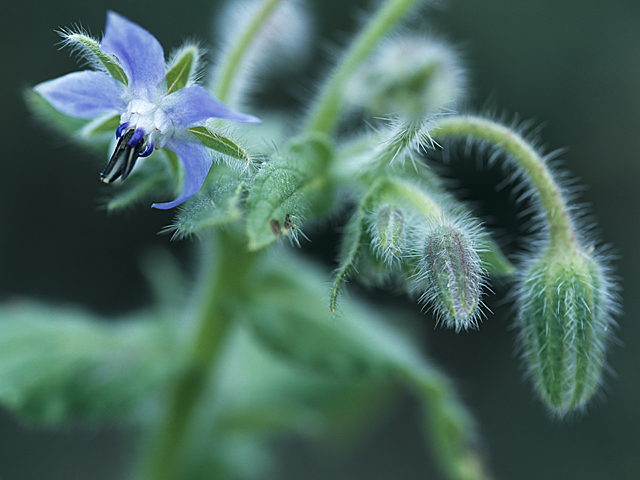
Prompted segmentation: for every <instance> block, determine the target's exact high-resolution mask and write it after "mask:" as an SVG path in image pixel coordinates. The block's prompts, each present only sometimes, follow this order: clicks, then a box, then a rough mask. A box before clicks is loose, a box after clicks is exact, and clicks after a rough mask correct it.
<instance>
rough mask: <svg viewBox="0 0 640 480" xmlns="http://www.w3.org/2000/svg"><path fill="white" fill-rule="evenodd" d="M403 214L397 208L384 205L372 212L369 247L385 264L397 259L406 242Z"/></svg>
mask: <svg viewBox="0 0 640 480" xmlns="http://www.w3.org/2000/svg"><path fill="white" fill-rule="evenodd" d="M405 222H406V220H405V215H404V213H403V212H402V210H400V209H399V208H394V207H392V206H389V205H384V206H381V207H380V208H378V210H377V211H376V212H374V213H373V214H372V221H371V224H370V228H369V231H370V233H371V247H372V248H373V251H374V252H375V254H376V256H377V257H378V258H381V259H383V260H384V262H385V263H386V264H391V263H393V262H394V261H395V260H399V257H400V255H401V254H402V251H403V249H404V248H405V242H406V238H405V237H406V225H405Z"/></svg>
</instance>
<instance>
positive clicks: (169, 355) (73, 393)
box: [0, 303, 182, 424]
mask: <svg viewBox="0 0 640 480" xmlns="http://www.w3.org/2000/svg"><path fill="white" fill-rule="evenodd" d="M0 318H2V320H1V321H0V402H1V403H2V405H3V406H5V407H6V408H9V409H10V410H12V411H14V412H16V413H18V414H19V415H21V416H22V417H24V418H26V419H29V420H34V421H39V422H44V423H53V424H55V423H60V422H65V421H70V420H87V419H89V420H90V419H96V420H97V419H108V418H122V417H124V416H128V415H131V414H133V413H135V411H136V409H137V408H138V407H140V404H141V403H142V402H143V401H144V400H145V399H148V397H149V395H150V394H151V393H153V392H154V391H155V390H156V389H157V388H158V387H160V386H161V385H162V384H163V383H164V382H165V381H166V380H167V379H168V378H170V377H172V376H173V375H175V373H176V371H177V370H178V369H180V368H182V362H181V355H180V354H179V352H178V348H177V345H176V342H175V338H174V336H173V335H171V332H170V331H169V330H168V329H166V328H164V325H162V324H159V323H155V322H152V321H150V320H146V319H142V318H140V319H137V320H135V321H129V322H127V323H113V322H108V321H105V320H103V319H99V318H97V317H95V316H93V315H91V314H89V313H87V312H84V311H81V310H78V309H70V308H59V307H54V306H51V305H43V304H37V303H18V304H16V305H9V306H2V307H0Z"/></svg>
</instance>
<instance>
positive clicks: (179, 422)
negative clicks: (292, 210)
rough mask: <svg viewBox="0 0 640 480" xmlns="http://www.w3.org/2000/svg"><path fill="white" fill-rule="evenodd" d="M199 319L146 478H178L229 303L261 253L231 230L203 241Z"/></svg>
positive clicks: (145, 469) (146, 466)
mask: <svg viewBox="0 0 640 480" xmlns="http://www.w3.org/2000/svg"><path fill="white" fill-rule="evenodd" d="M202 246H203V255H202V263H201V265H202V270H201V278H200V282H199V283H200V285H201V290H200V291H199V295H198V301H199V304H198V309H197V310H196V323H195V328H194V329H193V336H192V338H191V347H190V349H189V351H188V353H189V355H190V357H191V358H190V369H189V370H188V371H186V372H185V374H184V375H183V376H182V377H181V378H180V379H179V380H178V381H177V382H176V384H175V385H173V388H172V390H171V392H170V395H169V399H168V402H167V409H166V413H165V417H164V419H163V420H162V423H161V425H160V427H159V430H158V431H156V432H155V434H154V440H153V441H152V442H151V444H150V445H149V451H148V452H147V461H146V463H145V464H143V466H142V467H143V470H142V474H141V475H140V476H139V478H141V479H142V480H171V479H175V478H179V475H178V471H177V468H178V466H179V462H180V458H181V456H182V454H183V450H182V448H183V447H184V444H185V439H186V438H187V437H188V431H189V427H190V425H191V422H192V421H193V418H192V417H193V412H194V409H195V407H196V406H197V405H198V401H199V400H200V398H201V395H202V393H203V391H204V389H205V388H206V386H207V382H208V379H209V377H210V375H211V371H212V369H213V368H215V366H216V364H217V358H218V354H219V352H220V347H221V345H222V344H223V342H224V340H225V338H226V332H227V331H228V329H229V326H230V322H229V319H228V318H227V316H226V315H225V307H224V304H225V302H226V299H227V298H228V297H229V296H232V295H233V294H234V292H236V291H237V290H238V289H239V288H241V287H240V285H241V284H242V283H243V281H244V279H245V278H246V275H247V272H248V271H249V270H250V268H251V265H253V262H254V259H255V258H256V257H257V254H255V253H249V252H248V251H247V250H246V248H245V246H244V245H243V244H241V243H239V242H237V240H236V239H234V238H231V236H230V235H229V234H228V233H225V232H222V231H217V232H215V233H212V234H211V235H210V236H209V237H207V238H205V239H203V245H202Z"/></svg>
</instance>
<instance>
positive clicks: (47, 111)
mask: <svg viewBox="0 0 640 480" xmlns="http://www.w3.org/2000/svg"><path fill="white" fill-rule="evenodd" d="M23 95H24V100H25V103H26V104H27V108H28V109H29V111H31V113H32V114H33V115H35V116H36V117H37V118H38V119H39V120H41V121H42V122H43V123H44V124H46V125H47V126H48V127H51V128H54V129H56V130H57V131H58V132H60V133H63V134H66V135H70V136H73V135H75V134H76V133H77V132H78V131H79V130H81V129H82V128H83V127H84V126H86V125H87V124H88V123H89V121H88V120H85V119H83V118H77V117H72V116H69V115H65V114H64V113H61V112H59V111H58V110H56V109H55V108H54V107H53V106H52V105H51V104H50V103H49V102H47V101H46V100H45V99H44V97H43V96H42V95H40V94H39V93H38V92H36V91H35V90H33V89H31V88H28V89H25V90H24V91H23Z"/></svg>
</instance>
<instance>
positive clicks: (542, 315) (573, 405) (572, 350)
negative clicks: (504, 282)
mask: <svg viewBox="0 0 640 480" xmlns="http://www.w3.org/2000/svg"><path fill="white" fill-rule="evenodd" d="M520 288H521V290H520V292H519V312H518V325H519V327H520V335H521V340H522V348H523V349H524V357H525V359H526V361H527V363H528V368H529V371H530V374H531V376H532V377H533V381H534V384H535V388H536V390H537V392H538V394H539V395H540V397H541V398H542V400H543V401H544V402H545V403H546V404H547V405H548V406H549V408H550V409H551V410H552V411H553V412H554V413H555V414H556V415H558V416H563V415H565V414H566V413H568V412H570V411H572V410H579V409H583V408H584V406H585V404H586V402H587V401H588V400H589V399H590V398H591V397H592V396H593V394H594V393H595V392H596V390H597V389H598V386H599V384H600V378H601V376H602V370H603V367H604V364H605V347H606V343H607V342H606V340H607V337H608V335H609V332H610V330H611V325H612V320H611V316H610V312H611V310H612V306H613V302H612V299H611V294H610V293H609V288H610V287H609V282H608V281H607V278H606V272H605V271H604V270H603V267H602V266H601V265H600V264H599V263H598V262H597V261H596V259H594V258H593V257H592V256H591V255H590V254H589V253H587V252H585V251H583V250H580V249H577V250H576V251H572V252H569V253H566V252H560V251H556V250H551V251H548V252H546V254H544V255H542V256H541V257H540V258H538V259H537V260H536V261H534V262H533V263H531V265H530V266H529V268H528V269H527V270H526V272H525V274H524V279H523V282H522V285H521V287H520Z"/></svg>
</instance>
